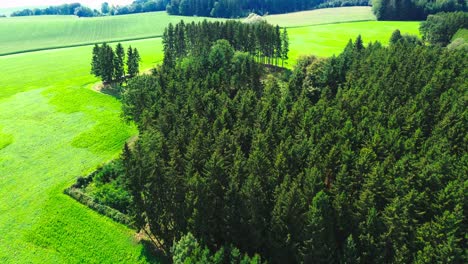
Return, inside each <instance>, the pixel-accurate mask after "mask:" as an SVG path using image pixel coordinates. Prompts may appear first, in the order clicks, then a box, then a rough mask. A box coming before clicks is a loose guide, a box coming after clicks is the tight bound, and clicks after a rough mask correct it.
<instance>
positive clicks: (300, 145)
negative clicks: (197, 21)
mask: <svg viewBox="0 0 468 264" xmlns="http://www.w3.org/2000/svg"><path fill="white" fill-rule="evenodd" d="M209 29H210V30H209V31H208V32H206V33H200V34H209V33H211V32H212V31H211V27H210V28H209ZM215 32H216V31H215ZM180 39H182V38H180ZM171 43H172V44H171V45H185V43H186V42H179V41H177V42H171ZM207 43H208V44H207V45H210V48H209V49H208V50H207V53H202V54H198V53H196V52H187V53H186V54H185V55H183V56H177V57H175V59H174V60H164V65H162V66H161V67H158V68H157V69H155V70H154V74H153V75H150V76H140V77H137V78H134V79H132V80H131V81H130V82H129V84H128V86H127V87H126V88H125V91H124V95H123V111H124V114H125V116H126V118H127V119H129V120H132V121H134V122H135V123H136V124H137V126H138V129H139V132H140V133H139V135H140V136H139V139H138V141H137V142H136V144H135V146H134V147H132V148H130V147H129V146H127V145H126V146H125V148H124V151H123V154H122V162H123V164H124V171H125V172H124V176H123V178H124V182H125V184H124V187H125V188H126V190H127V191H128V193H130V195H131V196H132V204H131V208H130V210H129V211H130V212H131V215H132V217H134V219H135V223H136V225H137V226H138V227H140V228H141V229H144V230H147V231H148V232H149V233H151V234H153V235H154V237H155V238H156V240H155V241H154V242H155V243H156V244H158V245H159V246H160V247H161V248H165V249H166V250H167V251H168V252H170V251H171V250H170V249H171V248H172V249H173V250H172V252H173V254H174V255H177V256H179V255H178V254H176V253H174V252H187V251H183V250H182V251H181V250H180V247H182V248H184V246H183V245H184V244H193V243H195V244H196V243H200V244H201V246H200V247H197V248H199V250H196V252H195V253H194V255H193V256H194V258H195V259H198V257H200V256H213V255H212V254H211V253H207V254H206V255H203V254H202V255H200V251H203V249H204V246H205V245H206V246H207V247H208V250H209V251H211V252H219V250H220V249H222V248H232V247H235V248H236V249H238V250H239V252H245V253H247V254H248V255H250V256H253V255H254V254H255V253H259V254H260V255H261V256H262V259H263V260H266V261H269V262H272V263H446V262H450V263H466V262H467V261H468V259H467V256H466V254H465V253H466V243H467V240H466V236H465V233H466V232H465V230H467V229H468V221H467V218H466V215H467V211H466V210H467V208H466V192H467V190H466V186H467V185H466V182H467V180H468V178H467V174H466V153H467V150H468V149H467V146H468V144H467V143H468V142H467V138H466V134H467V127H466V123H467V121H468V120H466V116H467V114H468V112H467V111H468V110H467V109H466V96H465V94H466V92H467V90H466V87H467V80H468V78H467V77H468V53H466V52H463V51H460V50H448V49H444V48H441V47H438V46H425V45H424V44H423V43H422V42H421V41H418V40H417V38H414V37H411V36H402V35H401V34H399V33H398V32H396V33H395V34H393V36H392V41H391V44H390V46H389V47H384V46H382V45H381V44H380V43H378V42H376V43H371V44H369V45H368V46H365V45H364V44H363V40H362V39H361V38H360V37H358V38H357V39H356V40H355V41H354V42H353V41H350V42H349V44H348V45H347V47H346V48H345V50H344V51H343V53H342V54H340V55H339V56H336V57H331V58H316V57H306V58H303V59H301V60H299V62H298V64H297V66H296V67H295V69H294V70H293V71H292V73H291V74H290V75H288V74H270V73H269V72H268V71H267V69H266V68H265V67H263V66H262V65H261V64H260V63H258V59H257V58H255V57H254V56H252V55H251V54H249V53H246V52H241V51H238V50H236V49H235V48H234V45H235V43H232V42H230V41H227V40H216V41H215V42H213V43H211V42H207ZM166 45H167V43H166ZM197 45H200V48H201V49H202V50H203V46H204V44H203V42H202V44H197ZM174 49H175V48H174ZM192 49H193V50H194V48H192ZM181 50H185V49H181ZM166 63H170V65H166ZM189 233H190V234H192V235H193V236H190V235H188V234H189ZM187 236H188V237H187ZM174 241H182V242H180V243H175V246H173V243H174ZM187 248H188V249H190V248H193V247H190V246H188V247H185V249H187ZM178 249H179V250H178ZM197 252H198V253H197ZM222 252H231V251H230V250H228V251H222ZM234 252H237V251H236V250H234ZM213 254H214V253H213ZM236 254H237V253H236ZM197 256H198V257H197ZM222 256H223V257H219V256H218V257H217V258H215V259H217V262H216V263H228V262H229V261H230V254H224V255H222ZM210 258H211V257H210Z"/></svg>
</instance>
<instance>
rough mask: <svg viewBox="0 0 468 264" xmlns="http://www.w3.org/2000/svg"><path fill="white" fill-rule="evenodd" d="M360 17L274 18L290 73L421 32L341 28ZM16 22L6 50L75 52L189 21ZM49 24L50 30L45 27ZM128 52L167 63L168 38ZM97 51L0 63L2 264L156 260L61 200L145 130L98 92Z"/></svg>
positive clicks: (5, 34) (4, 29)
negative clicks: (307, 63) (300, 59)
mask: <svg viewBox="0 0 468 264" xmlns="http://www.w3.org/2000/svg"><path fill="white" fill-rule="evenodd" d="M347 10H348V12H347ZM357 10H358V9H357V8H349V9H341V8H339V9H336V10H316V11H310V12H299V13H293V14H288V15H278V16H269V17H268V19H276V17H278V21H279V22H281V21H282V22H281V23H283V25H286V26H288V27H290V28H289V29H288V30H289V34H290V43H291V44H290V45H291V53H290V58H291V60H290V61H289V66H290V67H291V66H293V65H294V62H295V59H296V56H299V55H302V54H315V55H317V56H330V55H332V54H338V53H339V52H340V51H341V50H342V49H343V48H344V46H345V45H346V43H347V41H348V40H349V39H350V38H353V39H354V38H355V37H356V36H357V35H358V34H361V35H362V36H363V39H364V41H365V42H369V41H375V40H380V41H382V42H384V43H386V42H387V41H388V39H389V37H390V34H391V32H393V30H395V29H397V28H399V29H400V30H402V32H403V33H417V28H418V26H419V24H418V23H416V22H375V21H367V22H353V23H341V22H343V21H346V20H343V19H344V16H346V15H350V16H354V17H355V18H354V19H356V20H349V21H362V20H368V19H366V17H365V16H363V17H361V16H360V15H359V17H361V18H357V16H358V15H357V13H358V11H357ZM363 10H365V9H363ZM331 11H336V12H337V13H336V15H335V18H333V14H329V15H328V16H325V15H324V14H325V13H324V12H331ZM367 11H370V9H368V8H367ZM367 11H366V12H367ZM360 12H363V11H362V10H361V11H360ZM305 14H306V15H305ZM311 14H312V15H311ZM313 14H315V15H313ZM317 14H321V15H322V16H320V17H316V15H317ZM363 14H364V13H363ZM151 17H152V18H151ZM155 18H159V19H155ZM120 19H123V20H125V19H128V20H132V21H140V20H141V21H144V20H145V21H147V22H145V23H136V24H135V25H132V26H131V27H134V29H133V30H129V29H126V28H125V26H126V25H127V24H126V23H122V22H118V21H117V20H120ZM187 19H192V18H187ZM197 19H198V18H197ZM200 19H201V18H200ZM321 19H322V22H320V20H321ZM349 19H351V18H349ZM65 20H67V21H68V20H70V21H71V22H69V23H72V24H73V23H76V24H75V26H76V27H75V26H72V29H68V28H67V27H64V26H63V25H62V24H61V23H62V22H63V21H65ZM369 20H373V19H369ZM7 21H8V22H7V23H10V25H9V26H4V25H3V23H4V22H5V20H0V53H2V52H3V51H4V50H10V51H16V52H17V51H21V49H34V48H36V47H44V48H53V47H56V46H69V45H76V44H77V42H79V41H82V40H83V39H85V40H86V41H88V42H96V41H103V40H107V41H112V40H118V39H126V38H131V39H133V38H140V37H142V36H143V37H144V36H145V34H146V36H152V35H151V34H155V32H159V33H157V34H162V30H163V29H164V27H165V26H166V25H167V24H168V23H169V22H174V23H175V22H178V21H180V17H169V16H167V15H165V14H164V13H151V14H138V15H131V16H121V17H106V18H91V19H81V20H79V19H77V18H72V17H35V18H14V19H12V20H8V19H7ZM28 21H29V22H28ZM54 21H55V22H54ZM116 21H117V22H116ZM304 21H307V22H304ZM279 22H278V23H279ZM41 23H43V24H42V25H46V27H44V28H42V27H36V24H41ZM67 23H68V22H67ZM80 23H82V24H80ZM281 23H280V25H281ZM72 24H68V25H69V26H70V25H72ZM47 25H48V26H49V27H47ZM106 27H107V30H105V28H106ZM119 27H121V28H119ZM114 30H115V31H114ZM36 31H37V32H36ZM35 32H36V33H37V35H34V33H35ZM99 32H100V33H99ZM16 33H18V35H17V34H16ZM106 34H107V35H106ZM157 34H156V35H157ZM101 38H107V39H101ZM5 41H6V42H8V41H9V42H8V43H6V42H5ZM82 43H87V42H82ZM78 44H79V43H78ZM22 45H23V46H22ZM123 45H124V47H128V45H132V46H133V47H136V48H138V50H139V51H140V53H141V55H142V59H143V61H142V66H141V68H142V69H147V68H150V67H152V66H154V65H156V64H158V63H160V62H161V60H162V44H161V39H160V38H152V39H145V40H139V41H131V42H124V43H123ZM91 50H92V46H82V47H74V48H65V49H50V50H44V51H38V52H28V53H21V54H15V55H8V56H0V68H1V69H2V74H1V75H0V263H146V262H154V261H157V260H154V259H151V258H149V257H148V256H149V255H148V254H147V252H146V251H145V249H144V248H143V247H142V245H141V244H139V243H137V241H136V240H135V238H134V231H133V230H129V229H127V228H125V227H124V226H122V225H120V224H117V223H115V222H113V221H111V220H109V219H108V218H106V217H104V216H101V215H99V214H97V213H95V212H93V211H91V210H89V209H87V208H86V207H84V206H82V205H80V204H79V203H77V202H75V201H74V200H73V199H71V198H69V197H68V196H66V195H64V194H62V191H63V189H65V188H66V187H68V186H69V185H70V184H72V183H73V182H74V181H75V180H76V178H77V177H78V176H81V175H84V174H87V173H89V172H91V171H92V170H93V169H95V168H96V167H97V166H98V165H99V164H102V163H104V162H106V161H108V160H110V159H112V158H114V157H116V156H117V155H119V153H120V151H121V148H122V146H123V143H124V142H125V140H127V139H128V138H130V137H131V136H133V135H135V134H136V132H137V131H136V129H135V128H134V127H133V126H132V125H131V124H125V123H123V122H122V120H121V118H120V114H121V110H120V107H121V105H120V103H119V101H118V100H116V99H114V98H113V97H110V96H108V95H104V94H100V93H97V92H95V91H93V90H92V89H91V87H92V86H93V85H94V84H95V83H96V82H97V81H98V80H97V79H96V78H94V77H93V76H91V75H90V74H89V70H90V55H91Z"/></svg>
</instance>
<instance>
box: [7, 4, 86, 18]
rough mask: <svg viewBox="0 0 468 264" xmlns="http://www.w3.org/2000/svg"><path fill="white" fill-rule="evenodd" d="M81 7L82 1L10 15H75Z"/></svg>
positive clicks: (25, 10)
mask: <svg viewBox="0 0 468 264" xmlns="http://www.w3.org/2000/svg"><path fill="white" fill-rule="evenodd" d="M81 7H82V5H81V4H80V3H72V4H63V5H58V6H49V7H47V8H43V9H39V8H35V9H32V10H31V9H23V10H19V11H15V12H13V13H12V14H11V15H10V16H40V15H75V12H76V11H77V10H80V8H81ZM91 12H92V10H91Z"/></svg>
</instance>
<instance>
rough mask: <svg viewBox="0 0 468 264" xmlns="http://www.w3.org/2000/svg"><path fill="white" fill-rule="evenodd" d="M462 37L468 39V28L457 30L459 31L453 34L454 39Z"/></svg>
mask: <svg viewBox="0 0 468 264" xmlns="http://www.w3.org/2000/svg"><path fill="white" fill-rule="evenodd" d="M458 38H462V39H464V40H465V41H468V29H466V28H462V29H460V30H458V31H457V33H456V34H455V35H454V36H453V38H452V40H455V39H458Z"/></svg>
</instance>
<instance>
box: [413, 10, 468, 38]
mask: <svg viewBox="0 0 468 264" xmlns="http://www.w3.org/2000/svg"><path fill="white" fill-rule="evenodd" d="M463 28H466V29H468V13H467V12H452V13H439V14H436V15H430V16H428V17H427V20H426V21H424V22H422V23H421V28H420V31H421V34H422V36H423V39H424V40H425V41H428V42H429V43H431V44H433V45H441V46H447V45H448V44H449V43H450V42H451V40H452V38H453V36H454V35H455V33H457V31H458V30H460V29H463Z"/></svg>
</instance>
